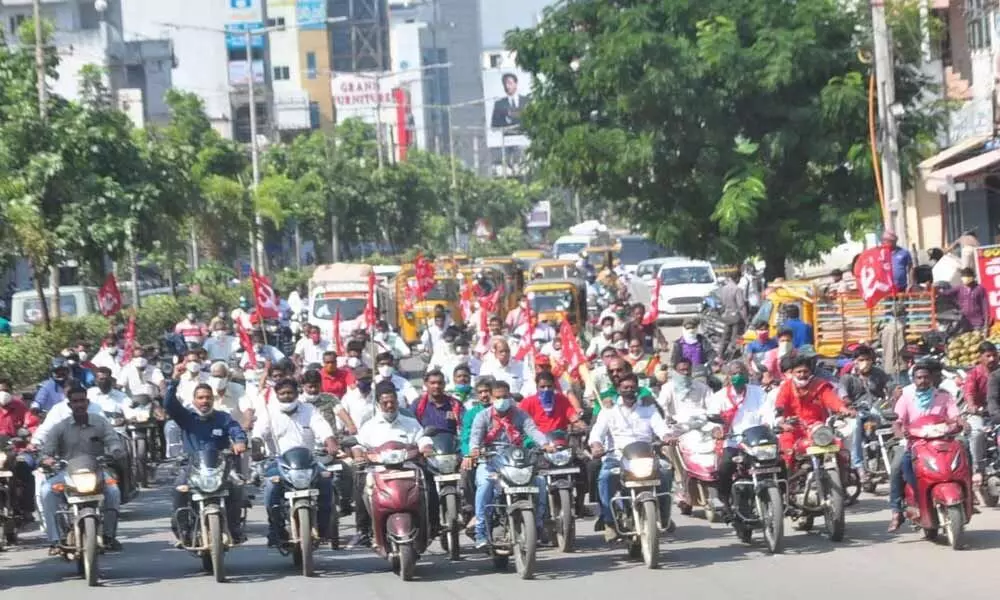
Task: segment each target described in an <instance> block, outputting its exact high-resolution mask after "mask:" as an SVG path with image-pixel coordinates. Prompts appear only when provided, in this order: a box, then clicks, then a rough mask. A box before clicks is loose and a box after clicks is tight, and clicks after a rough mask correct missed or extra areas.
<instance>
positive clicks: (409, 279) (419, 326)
mask: <svg viewBox="0 0 1000 600" xmlns="http://www.w3.org/2000/svg"><path fill="white" fill-rule="evenodd" d="M434 280H435V284H434V287H433V288H432V289H431V290H430V291H428V292H427V293H426V294H425V295H424V298H423V299H422V300H417V299H414V300H413V303H412V304H413V306H412V307H409V306H408V301H407V296H408V295H410V296H411V297H415V291H413V290H407V287H411V288H414V289H415V288H416V279H415V277H414V269H413V265H412V264H408V265H403V267H402V269H401V270H400V272H399V275H397V276H396V278H395V280H394V282H393V283H394V284H395V292H396V293H395V299H394V300H395V304H396V307H395V308H396V326H397V327H398V329H399V335H400V336H402V338H403V341H405V342H406V343H407V344H411V345H412V344H416V343H417V342H418V341H420V334H421V333H422V332H423V329H424V328H425V327H426V326H427V323H428V322H429V321H430V320H431V319H433V318H434V308H435V307H436V306H438V305H441V306H443V307H444V309H445V312H446V313H448V314H449V315H450V316H451V319H452V321H454V322H455V323H461V322H462V311H461V310H459V275H458V273H457V271H447V270H438V271H437V272H436V273H435V275H434Z"/></svg>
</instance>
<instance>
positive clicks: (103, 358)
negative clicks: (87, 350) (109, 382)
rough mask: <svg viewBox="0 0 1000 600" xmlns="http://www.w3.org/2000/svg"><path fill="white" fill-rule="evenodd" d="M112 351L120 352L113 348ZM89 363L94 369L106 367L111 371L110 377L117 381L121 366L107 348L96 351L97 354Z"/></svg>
mask: <svg viewBox="0 0 1000 600" xmlns="http://www.w3.org/2000/svg"><path fill="white" fill-rule="evenodd" d="M114 350H115V351H118V352H120V351H119V350H118V348H114ZM90 362H91V363H93V365H94V368H97V367H107V368H109V369H111V376H112V377H114V378H115V379H118V373H119V372H120V371H121V365H119V364H118V357H117V355H115V356H112V355H111V352H109V351H108V349H107V348H101V349H100V350H98V351H97V354H95V355H94V358H92V359H91V360H90Z"/></svg>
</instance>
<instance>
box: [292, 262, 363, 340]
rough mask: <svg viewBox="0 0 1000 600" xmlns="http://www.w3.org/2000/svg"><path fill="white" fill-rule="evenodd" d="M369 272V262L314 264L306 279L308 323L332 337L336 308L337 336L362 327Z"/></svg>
mask: <svg viewBox="0 0 1000 600" xmlns="http://www.w3.org/2000/svg"><path fill="white" fill-rule="evenodd" d="M371 274H372V267H371V265H363V264H356V263H333V264H329V265H320V266H318V267H316V270H315V271H313V274H312V277H310V278H309V320H308V322H309V324H310V325H315V326H317V327H319V328H320V332H321V335H322V336H323V337H324V338H326V339H331V340H332V339H334V332H333V324H334V322H335V321H336V318H337V311H338V310H339V311H340V335H341V339H344V340H346V339H347V337H348V336H349V335H350V334H351V333H353V332H354V331H355V330H357V329H363V328H364V327H365V306H366V305H367V303H368V278H369V276H370V275H371ZM376 303H377V300H376ZM376 306H377V304H376Z"/></svg>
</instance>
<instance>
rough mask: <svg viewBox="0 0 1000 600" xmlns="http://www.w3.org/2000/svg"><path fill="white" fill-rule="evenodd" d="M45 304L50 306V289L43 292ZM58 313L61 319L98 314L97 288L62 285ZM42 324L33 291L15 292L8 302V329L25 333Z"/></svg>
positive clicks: (40, 311) (40, 310)
mask: <svg viewBox="0 0 1000 600" xmlns="http://www.w3.org/2000/svg"><path fill="white" fill-rule="evenodd" d="M45 303H46V304H47V305H49V306H51V305H52V288H46V290H45ZM59 313H60V316H62V317H83V316H85V315H93V314H100V309H99V308H98V304H97V288H94V287H88V286H82V285H64V286H61V287H60V288H59ZM41 322H42V303H41V302H40V301H39V300H38V294H37V293H36V292H35V290H22V291H20V292H15V293H14V295H13V296H12V297H11V300H10V328H11V331H12V332H13V333H16V334H17V333H25V332H26V331H28V330H29V329H31V328H32V327H34V326H35V325H38V324H40V323H41Z"/></svg>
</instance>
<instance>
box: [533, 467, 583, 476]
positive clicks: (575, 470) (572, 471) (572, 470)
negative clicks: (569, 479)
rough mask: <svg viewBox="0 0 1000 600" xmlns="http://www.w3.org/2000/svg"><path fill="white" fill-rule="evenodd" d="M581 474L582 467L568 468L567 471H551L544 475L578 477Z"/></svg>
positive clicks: (545, 472)
mask: <svg viewBox="0 0 1000 600" xmlns="http://www.w3.org/2000/svg"><path fill="white" fill-rule="evenodd" d="M579 472H580V467H572V468H568V467H567V468H565V469H550V470H548V471H544V472H543V473H542V474H543V475H576V474H578V473H579Z"/></svg>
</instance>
